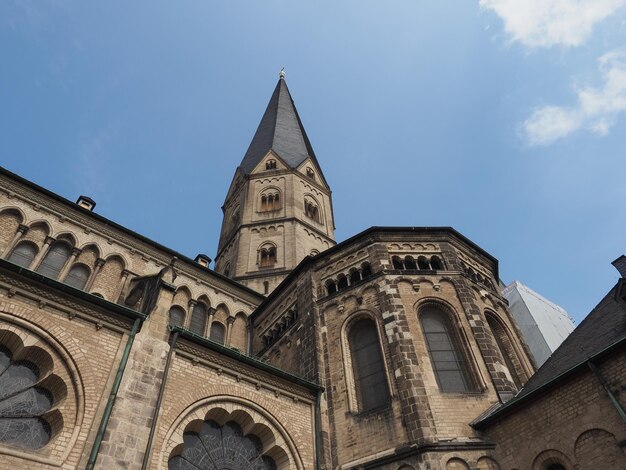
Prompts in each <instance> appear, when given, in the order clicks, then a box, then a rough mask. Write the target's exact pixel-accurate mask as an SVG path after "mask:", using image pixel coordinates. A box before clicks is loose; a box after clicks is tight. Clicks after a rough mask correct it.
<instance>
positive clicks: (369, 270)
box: [361, 263, 372, 279]
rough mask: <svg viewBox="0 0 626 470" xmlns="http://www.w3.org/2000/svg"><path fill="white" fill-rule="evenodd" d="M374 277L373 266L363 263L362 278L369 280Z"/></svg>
mask: <svg viewBox="0 0 626 470" xmlns="http://www.w3.org/2000/svg"><path fill="white" fill-rule="evenodd" d="M371 275H372V266H371V265H370V264H369V263H363V264H362V265H361V277H362V278H363V279H367V278H368V277H370V276H371Z"/></svg>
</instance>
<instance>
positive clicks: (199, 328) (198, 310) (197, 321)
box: [189, 302, 206, 336]
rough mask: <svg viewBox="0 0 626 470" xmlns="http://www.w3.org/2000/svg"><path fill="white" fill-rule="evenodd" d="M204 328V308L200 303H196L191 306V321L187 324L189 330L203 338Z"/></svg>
mask: <svg viewBox="0 0 626 470" xmlns="http://www.w3.org/2000/svg"><path fill="white" fill-rule="evenodd" d="M205 328H206V306H205V305H204V304H203V303H202V302H198V303H197V304H196V305H194V306H193V310H192V311H191V320H190V322H189V329H190V330H191V331H192V332H194V333H196V334H199V335H202V336H204V330H205Z"/></svg>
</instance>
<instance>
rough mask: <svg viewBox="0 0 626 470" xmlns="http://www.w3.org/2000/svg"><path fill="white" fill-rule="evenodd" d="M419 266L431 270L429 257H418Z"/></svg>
mask: <svg viewBox="0 0 626 470" xmlns="http://www.w3.org/2000/svg"><path fill="white" fill-rule="evenodd" d="M417 267H418V268H419V269H421V270H429V269H430V264H428V258H426V256H419V257H418V258H417Z"/></svg>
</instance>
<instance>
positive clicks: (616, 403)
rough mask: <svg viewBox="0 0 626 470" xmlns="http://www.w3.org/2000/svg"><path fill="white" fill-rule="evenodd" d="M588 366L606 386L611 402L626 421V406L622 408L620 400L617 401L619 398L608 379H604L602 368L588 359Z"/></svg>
mask: <svg viewBox="0 0 626 470" xmlns="http://www.w3.org/2000/svg"><path fill="white" fill-rule="evenodd" d="M587 366H589V369H591V372H593V373H594V374H595V376H596V377H597V378H598V380H599V381H600V383H601V384H602V386H603V387H604V390H605V391H606V394H607V395H608V396H609V400H611V403H612V404H613V406H614V407H615V409H616V410H617V412H618V413H619V415H620V417H621V418H622V420H623V421H624V422H626V412H624V408H622V405H621V404H620V402H619V401H617V398H616V397H615V395H613V392H612V391H611V389H610V388H609V384H607V383H606V381H605V380H604V377H603V376H602V373H600V370H599V369H598V368H597V367H596V365H595V364H594V363H593V362H591V361H587Z"/></svg>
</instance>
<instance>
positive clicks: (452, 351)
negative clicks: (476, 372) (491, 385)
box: [420, 307, 474, 392]
mask: <svg viewBox="0 0 626 470" xmlns="http://www.w3.org/2000/svg"><path fill="white" fill-rule="evenodd" d="M420 320H421V324H422V331H423V332H424V336H425V338H426V346H427V347H428V353H429V354H430V362H431V363H432V366H433V370H434V372H435V376H436V377H437V383H438V384H439V389H440V390H441V391H442V392H469V391H472V390H473V388H474V387H473V384H472V380H471V378H470V374H469V371H468V364H467V361H466V360H465V356H464V354H463V351H462V349H461V346H460V344H459V340H458V337H457V335H456V332H455V331H454V328H453V326H452V324H451V322H450V319H449V318H448V315H446V314H445V313H444V312H442V311H441V310H439V309H438V308H437V307H427V308H425V309H424V310H423V311H422V313H421V315H420Z"/></svg>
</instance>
